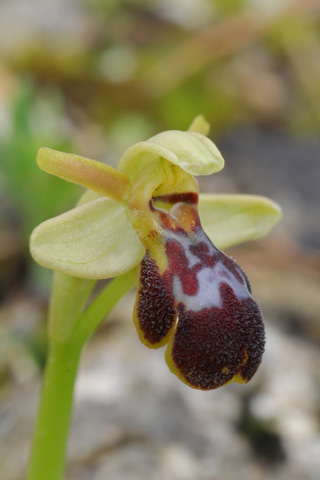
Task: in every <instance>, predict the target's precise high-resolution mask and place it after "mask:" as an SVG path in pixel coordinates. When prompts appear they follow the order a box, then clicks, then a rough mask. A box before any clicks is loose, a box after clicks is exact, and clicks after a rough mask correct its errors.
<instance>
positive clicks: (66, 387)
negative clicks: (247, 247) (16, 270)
mask: <svg viewBox="0 0 320 480" xmlns="http://www.w3.org/2000/svg"><path fill="white" fill-rule="evenodd" d="M208 129H209V126H208V124H207V122H206V121H205V120H204V119H203V117H201V116H199V117H197V118H196V119H195V120H194V122H193V123H192V125H191V127H190V128H189V130H188V131H187V132H181V131H168V132H163V133H160V134H159V135H156V136H154V137H152V138H150V139H149V140H147V141H145V142H140V143H137V144H136V145H133V146H132V147H130V148H129V149H128V150H127V151H126V152H125V153H124V154H123V156H122V158H121V159H120V161H119V164H118V168H117V169H114V168H112V167H110V166H108V165H104V164H102V163H99V162H96V161H93V160H88V159H85V158H83V157H79V156H77V155H72V154H67V153H62V152H57V151H53V150H50V149H48V148H42V149H40V151H39V154H38V157H37V162H38V165H39V166H40V168H42V169H43V170H45V171H46V172H48V173H50V174H53V175H57V176H59V177H61V178H63V179H65V180H67V181H71V182H74V183H78V184H80V185H82V186H84V187H86V188H87V189H88V190H87V191H86V193H85V194H84V195H83V196H82V198H81V199H80V201H79V203H78V205H77V206H76V208H74V209H72V210H70V211H69V212H66V213H64V214H62V215H60V216H58V217H56V218H53V219H50V220H47V221H46V222H44V223H42V224H41V225H39V226H38V227H37V228H36V229H35V230H34V232H33V233H32V236H31V242H30V249H31V254H32V256H33V258H34V259H35V260H36V261H37V262H38V263H39V264H40V265H43V266H44V267H47V268H51V269H52V270H54V271H55V274H54V282H53V290H52V297H51V302H50V310H49V327H48V337H49V352H48V359H47V367H46V371H45V379H44V384H43V389H42V394H41V399H40V406H39V414H38V420H37V425H36V429H35V436H34V442H33V447H32V453H31V460H30V467H29V474H28V480H43V479H44V478H46V479H47V480H58V479H60V478H61V477H62V474H63V465H64V458H65V448H66V441H67V434H68V429H69V423H70V416H71V412H72V397H73V386H74V382H75V378H76V374H77V369H78V362H79V359H80V356H81V350H82V348H83V346H84V345H85V343H86V341H87V340H88V339H89V338H90V336H91V335H92V333H93V332H94V331H95V329H96V328H97V327H98V325H99V324H100V323H101V321H102V320H103V319H104V318H105V317H106V315H107V314H108V313H109V311H110V310H111V309H112V308H113V306H114V305H115V303H116V302H117V301H118V300H119V299H120V298H121V297H122V296H123V295H124V294H125V293H127V292H128V291H129V290H130V289H132V288H133V287H134V285H135V284H136V283H137V282H138V286H137V297H136V302H135V307H134V312H133V319H134V324H135V326H136V329H137V332H138V335H139V337H140V340H141V341H142V342H143V343H144V344H145V345H147V346H148V347H150V348H159V347H162V346H164V345H167V350H166V361H167V363H168V366H169V368H170V370H171V371H172V372H173V373H174V374H176V375H177V376H178V378H180V379H181V380H182V381H183V382H184V383H186V384H187V385H189V386H191V387H193V388H198V389H202V390H209V389H213V388H217V387H220V386H222V385H225V384H227V383H230V382H232V381H235V382H240V383H244V382H247V381H248V380H250V378H252V376H253V375H254V373H255V372H256V370H257V368H258V366H259V364H260V362H261V358H262V354H263V351H264V326H263V321H262V316H261V312H260V310H259V307H258V305H257V304H256V302H255V301H254V300H253V298H252V295H251V287H250V284H249V281H248V279H247V277H246V275H245V273H244V272H243V271H242V269H241V268H240V267H239V266H238V265H237V264H236V262H235V261H234V260H232V259H231V258H229V257H227V256H226V255H225V254H224V253H222V252H221V251H220V250H219V249H221V248H226V247H228V246H230V245H234V244H237V243H240V242H243V241H246V240H252V239H256V238H259V237H262V236H263V235H266V234H267V233H268V232H269V231H270V229H271V228H272V227H273V226H274V225H275V224H276V222H277V221H278V220H279V219H280V216H281V213H280V208H279V206H278V205H276V204H275V203H274V202H272V201H271V200H269V199H267V198H265V197H261V196H254V195H201V194H200V195H199V189H198V183H197V181H196V179H195V176H198V175H209V174H211V173H215V172H218V171H220V170H221V169H222V168H223V166H224V160H223V158H222V155H221V153H220V152H219V150H218V149H217V147H216V146H215V145H214V144H213V143H212V142H211V140H209V139H208V138H207V137H206V134H207V133H208ZM138 269H139V274H138ZM105 278H112V279H113V280H111V281H110V282H109V283H108V285H107V287H106V288H105V289H104V290H103V291H102V292H101V293H100V294H99V295H98V296H97V297H96V298H94V299H93V300H92V301H91V303H90V301H89V299H90V298H91V296H92V292H93V289H94V286H95V283H96V281H97V280H98V279H105Z"/></svg>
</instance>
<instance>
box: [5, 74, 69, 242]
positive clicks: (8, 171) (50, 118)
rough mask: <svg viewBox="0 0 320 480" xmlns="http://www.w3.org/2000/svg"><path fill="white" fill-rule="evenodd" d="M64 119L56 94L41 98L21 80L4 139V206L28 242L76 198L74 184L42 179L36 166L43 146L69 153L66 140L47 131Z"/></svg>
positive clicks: (60, 103) (34, 89)
mask: <svg viewBox="0 0 320 480" xmlns="http://www.w3.org/2000/svg"><path fill="white" fill-rule="evenodd" d="M62 116H63V105H62V101H61V98H60V96H59V94H58V92H49V93H48V94H47V98H46V96H44V95H43V94H42V95H40V96H39V94H38V92H37V90H36V85H35V83H34V82H32V81H30V80H26V81H23V82H22V83H21V87H20V88H19V90H18V91H17V93H16V95H15V97H14V99H13V104H12V120H11V129H10V130H11V131H10V132H9V134H8V135H7V136H6V137H5V138H2V139H1V140H0V159H1V170H0V175H1V180H2V186H3V192H2V196H3V197H4V200H3V204H4V205H5V208H6V209H7V211H10V212H12V213H13V215H12V216H13V218H11V219H10V221H11V222H12V220H14V223H16V224H17V225H15V226H18V227H20V228H21V229H22V231H23V234H24V236H25V238H26V239H27V238H28V236H29V234H30V233H31V230H32V229H33V228H34V227H35V226H36V225H37V224H39V223H40V222H42V221H44V220H46V219H47V218H50V217H51V216H54V215H57V214H58V213H59V212H61V211H62V210H63V208H65V206H66V205H70V206H71V205H72V202H74V201H75V199H76V194H77V189H76V188H75V187H74V186H73V185H70V184H67V183H66V182H63V181H61V180H59V179H57V178H55V177H52V176H50V175H46V174H44V173H43V172H41V170H40V169H39V168H38V166H37V164H36V155H37V151H38V149H39V148H40V147H41V146H43V145H44V144H48V143H49V144H50V145H51V146H52V148H56V149H58V150H59V149H61V150H66V151H67V150H69V149H70V148H71V144H70V142H69V141H68V139H67V136H66V135H65V136H64V135H62V134H61V132H59V133H58V134H57V132H54V126H53V125H51V127H53V128H50V127H49V129H48V125H50V123H52V122H53V123H54V122H61V121H63V120H62ZM39 127H40V129H39ZM50 130H51V131H50ZM4 213H5V212H4ZM10 221H9V223H10Z"/></svg>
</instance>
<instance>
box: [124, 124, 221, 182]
mask: <svg viewBox="0 0 320 480" xmlns="http://www.w3.org/2000/svg"><path fill="white" fill-rule="evenodd" d="M160 157H162V158H165V159H166V160H168V161H169V162H171V163H173V164H175V165H178V166H179V167H180V168H182V170H184V171H185V172H187V173H189V174H191V175H210V174H211V173H214V172H219V171H220V170H222V169H223V167H224V160H223V157H222V155H221V153H220V152H219V150H218V148H217V147H216V146H215V144H214V143H213V142H211V140H209V138H207V137H205V136H204V135H202V134H201V133H197V132H193V131H190V132H180V131H178V130H172V131H168V132H163V133H160V134H159V135H155V136H154V137H151V138H150V139H149V140H147V141H146V142H140V143H137V144H135V145H133V146H132V147H130V148H128V150H126V151H125V153H124V154H123V156H122V157H121V159H120V162H119V165H118V170H119V171H120V172H122V173H124V174H125V175H127V176H128V177H129V178H130V180H131V182H132V183H133V182H134V181H135V179H136V177H137V175H138V173H139V171H140V170H141V168H143V167H144V166H146V165H147V164H148V163H150V162H151V161H153V160H156V159H158V158H160Z"/></svg>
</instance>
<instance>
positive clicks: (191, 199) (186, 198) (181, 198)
mask: <svg viewBox="0 0 320 480" xmlns="http://www.w3.org/2000/svg"><path fill="white" fill-rule="evenodd" d="M153 201H159V202H165V203H166V202H167V203H171V204H175V203H180V202H183V203H192V204H194V205H197V204H198V194H197V193H195V192H186V193H168V194H167V195H157V196H155V197H153Z"/></svg>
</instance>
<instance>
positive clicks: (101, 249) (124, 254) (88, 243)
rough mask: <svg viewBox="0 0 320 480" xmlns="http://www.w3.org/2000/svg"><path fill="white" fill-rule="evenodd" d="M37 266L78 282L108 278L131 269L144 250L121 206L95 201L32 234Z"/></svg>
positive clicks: (109, 202)
mask: <svg viewBox="0 0 320 480" xmlns="http://www.w3.org/2000/svg"><path fill="white" fill-rule="evenodd" d="M30 250H31V254H32V256H33V257H34V259H35V260H36V261H37V262H38V263H40V265H42V266H44V267H47V268H51V269H53V270H57V271H59V272H62V273H66V274H68V275H72V276H75V277H82V278H93V279H94V278H111V277H115V276H118V275H121V274H123V273H125V272H127V271H129V270H131V269H132V268H133V267H135V266H136V265H137V264H138V263H139V262H140V261H141V259H142V257H143V255H144V253H145V249H144V247H143V246H142V244H141V242H140V240H139V239H138V237H137V235H136V233H135V231H134V229H133V227H132V225H131V223H130V221H129V219H128V214H127V209H126V205H125V204H124V203H119V202H115V201H114V200H111V199H108V198H104V197H99V198H97V199H95V200H92V201H90V202H88V203H85V204H83V205H81V206H79V207H76V208H74V209H73V210H70V211H69V212H67V213H64V214H62V215H60V216H58V217H55V218H52V219H50V220H47V221H46V222H44V223H42V224H41V225H39V226H38V227H37V228H36V229H35V230H34V231H33V233H32V236H31V241H30Z"/></svg>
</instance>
